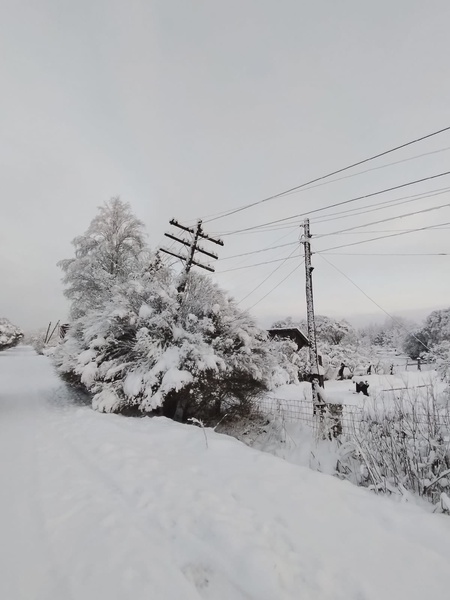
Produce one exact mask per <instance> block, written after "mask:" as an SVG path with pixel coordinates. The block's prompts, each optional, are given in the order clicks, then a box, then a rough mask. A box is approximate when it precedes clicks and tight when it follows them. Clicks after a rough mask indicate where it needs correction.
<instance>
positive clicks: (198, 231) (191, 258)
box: [160, 219, 223, 294]
mask: <svg viewBox="0 0 450 600" xmlns="http://www.w3.org/2000/svg"><path fill="white" fill-rule="evenodd" d="M170 224H171V225H173V226H174V227H178V228H179V229H182V230H183V231H187V232H188V233H190V234H192V236H193V238H192V240H191V241H189V240H185V239H183V238H178V237H176V236H175V235H172V234H171V233H165V234H164V235H165V236H166V237H168V238H170V239H171V240H175V241H176V242H179V243H180V244H183V246H187V248H189V254H188V256H181V255H180V254H177V253H176V252H172V251H171V250H168V249H167V248H160V250H161V251H162V252H165V253H166V254H170V255H171V256H175V257H176V258H179V259H180V260H181V261H182V262H183V263H184V273H183V276H182V277H181V280H180V284H179V285H178V289H177V291H178V294H183V293H184V291H185V289H186V284H187V280H188V276H189V272H190V270H191V268H192V267H193V265H195V266H196V267H200V268H201V269H205V270H206V271H210V272H211V273H214V269H213V268H212V267H210V266H209V265H204V264H203V263H200V262H198V261H196V260H195V253H196V252H200V253H202V254H205V255H206V256H209V257H210V258H214V259H215V260H217V259H218V258H219V257H218V256H217V254H215V253H214V252H209V251H208V250H205V249H204V248H201V247H200V246H199V245H198V241H199V239H200V238H202V239H204V240H207V241H208V242H213V244H217V245H219V246H223V241H222V240H219V239H215V238H212V237H210V236H209V235H207V234H206V233H205V232H204V231H203V228H202V221H201V219H199V220H198V221H197V226H196V228H195V229H192V227H186V226H185V225H180V223H178V222H177V221H175V219H172V220H171V221H170Z"/></svg>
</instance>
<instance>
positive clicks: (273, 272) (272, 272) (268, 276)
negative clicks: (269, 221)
mask: <svg viewBox="0 0 450 600" xmlns="http://www.w3.org/2000/svg"><path fill="white" fill-rule="evenodd" d="M299 246H300V244H299V243H298V242H297V247H299ZM296 250H297V248H294V249H293V250H292V252H291V254H289V256H287V257H286V258H285V259H284V260H283V262H282V263H281V264H280V265H278V266H277V267H275V269H274V270H273V271H271V272H270V273H269V275H267V277H265V278H264V279H263V280H262V281H261V283H259V284H258V285H257V286H256V287H255V288H253V289H252V291H251V292H249V293H248V294H247V295H246V296H244V297H243V298H241V299H240V300H239V302H238V304H241V302H243V301H244V300H246V299H247V298H248V297H249V296H251V295H252V294H253V293H254V292H256V290H258V289H259V288H260V287H261V286H262V285H263V284H264V283H266V281H267V280H268V279H270V278H271V277H272V275H275V273H276V272H277V271H278V270H279V269H281V267H282V266H283V265H284V263H285V262H286V261H287V260H288V259H289V258H290V257H291V255H292V254H294V252H295V251H296Z"/></svg>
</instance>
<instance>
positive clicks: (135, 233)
mask: <svg viewBox="0 0 450 600" xmlns="http://www.w3.org/2000/svg"><path fill="white" fill-rule="evenodd" d="M117 203H120V201H112V203H111V204H110V205H107V206H106V207H105V208H102V209H101V211H100V213H99V215H98V216H97V217H96V218H95V219H94V221H93V222H92V223H91V226H90V227H89V229H88V231H87V233H86V234H85V235H84V236H81V237H80V238H76V240H75V242H74V244H75V248H76V258H75V259H70V260H68V261H63V262H62V263H61V266H62V268H63V270H64V271H65V274H66V275H65V281H66V283H67V284H68V289H67V295H68V297H69V298H71V300H72V311H71V312H72V315H73V317H75V318H74V321H73V323H72V325H71V327H70V329H69V332H68V335H67V336H66V338H65V340H64V342H63V343H62V344H61V346H60V347H59V348H58V350H57V351H56V353H55V361H56V364H57V366H58V370H59V372H60V373H61V374H62V375H63V376H64V377H66V378H67V379H68V380H69V381H71V382H72V383H76V384H78V385H82V386H83V387H85V388H87V389H88V390H89V391H90V392H91V393H92V394H93V401H92V404H93V407H94V408H95V409H97V410H99V411H102V412H139V413H157V414H164V415H166V416H168V417H171V418H175V419H178V420H183V421H185V420H187V419H189V418H201V419H203V420H205V421H206V422H207V421H208V419H212V418H216V417H217V416H220V415H221V414H222V413H223V412H225V411H226V412H227V413H235V414H239V413H245V412H248V411H249V410H250V409H251V405H252V401H253V399H254V398H255V397H256V396H257V395H258V394H260V393H261V392H263V391H265V390H267V389H270V388H271V387H273V386H274V385H276V384H280V383H288V382H292V381H296V380H297V374H296V372H297V368H296V366H295V364H294V362H293V361H292V360H291V357H290V356H289V352H288V350H289V349H288V348H287V347H286V344H285V343H284V342H277V341H271V340H269V339H268V337H267V334H266V332H265V331H264V330H261V329H260V328H258V327H257V326H256V324H255V322H254V320H253V319H252V317H251V316H250V315H249V314H248V313H246V312H244V311H242V310H240V309H239V308H238V307H237V305H236V304H235V302H234V301H233V300H232V299H230V298H229V297H227V295H226V294H225V292H224V291H223V290H221V289H220V288H219V287H218V286H217V285H216V284H214V283H213V282H212V280H211V279H210V278H209V277H208V276H206V275H200V274H197V273H191V274H190V277H189V279H188V285H187V288H186V290H185V292H184V293H183V294H179V293H178V292H177V287H178V283H179V282H178V276H177V275H176V274H175V273H174V272H173V271H172V270H170V269H169V268H167V267H165V266H163V264H162V263H161V261H160V259H159V258H158V256H157V255H153V254H152V253H151V252H150V251H149V250H148V248H146V246H145V244H144V242H143V239H142V238H141V237H139V236H140V235H141V233H140V232H141V226H140V224H139V222H137V221H136V220H133V219H134V217H133V216H132V215H131V214H130V213H129V207H127V205H122V204H117ZM113 209H114V210H113ZM117 214H119V215H121V219H119V221H120V223H122V222H125V223H128V224H130V223H134V226H131V225H129V226H128V225H126V226H125V225H123V226H122V225H121V226H120V227H123V231H124V232H129V233H130V236H131V237H130V238H129V239H128V238H127V241H126V243H125V242H123V240H122V241H120V243H119V242H117V243H116V242H114V240H113V242H114V243H113V242H111V240H109V236H110V235H113V234H114V235H115V232H116V230H117V227H115V225H114V223H116V222H118V217H117ZM122 217H123V218H122ZM125 217H126V218H125ZM127 228H128V229H127ZM119 229H120V228H119ZM124 236H125V233H124ZM114 239H115V240H117V239H118V238H114ZM121 239H122V238H121ZM143 257H144V258H143Z"/></svg>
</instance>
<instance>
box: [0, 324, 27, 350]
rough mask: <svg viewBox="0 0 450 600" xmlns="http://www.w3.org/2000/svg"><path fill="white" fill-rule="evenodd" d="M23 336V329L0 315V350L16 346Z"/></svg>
mask: <svg viewBox="0 0 450 600" xmlns="http://www.w3.org/2000/svg"><path fill="white" fill-rule="evenodd" d="M22 338H23V331H22V330H21V329H19V327H17V326H16V325H13V324H12V323H11V321H9V320H8V319H5V318H1V317H0V350H5V349H6V348H11V347H12V346H17V344H18V343H19V342H20V341H21V339H22Z"/></svg>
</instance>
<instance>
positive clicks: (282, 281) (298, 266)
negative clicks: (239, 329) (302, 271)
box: [247, 260, 305, 310]
mask: <svg viewBox="0 0 450 600" xmlns="http://www.w3.org/2000/svg"><path fill="white" fill-rule="evenodd" d="M304 262H305V261H304V260H302V262H301V263H300V264H298V265H296V266H295V267H294V268H293V269H292V271H290V273H288V274H287V275H286V277H284V278H283V279H282V280H281V281H279V282H278V283H277V284H276V285H274V286H273V288H271V289H270V290H269V291H268V292H267V294H264V296H263V297H262V298H260V299H259V300H258V301H257V302H255V303H254V304H252V305H251V306H249V307H248V308H247V310H252V308H255V306H256V305H257V304H259V303H260V302H262V301H263V300H265V299H266V298H267V296H269V294H271V293H272V292H273V291H274V290H276V289H277V288H278V287H280V285H281V284H282V283H284V282H285V281H286V279H289V277H290V276H291V275H292V274H293V273H295V271H297V269H299V268H300V267H301V266H302V264H303V263H304Z"/></svg>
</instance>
